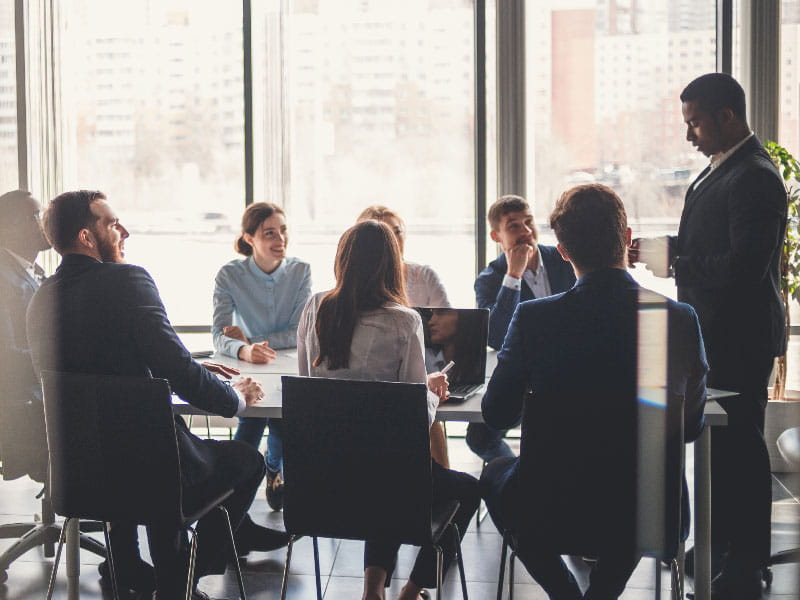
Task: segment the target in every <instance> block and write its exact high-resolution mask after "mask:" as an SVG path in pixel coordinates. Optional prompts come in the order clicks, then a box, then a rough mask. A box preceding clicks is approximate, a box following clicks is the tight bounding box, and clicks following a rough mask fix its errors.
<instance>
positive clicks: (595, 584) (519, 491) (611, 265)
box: [481, 184, 708, 600]
mask: <svg viewBox="0 0 800 600" xmlns="http://www.w3.org/2000/svg"><path fill="white" fill-rule="evenodd" d="M550 226H551V227H552V228H553V231H554V232H555V234H556V237H557V238H558V252H559V253H560V254H561V256H563V258H564V260H566V261H569V263H571V265H572V267H573V268H574V269H575V274H576V275H577V277H578V280H577V282H576V283H575V285H574V286H573V287H572V288H571V289H569V290H568V291H566V292H563V293H561V294H555V295H553V296H550V297H547V298H541V299H537V300H532V301H530V302H523V303H521V304H520V305H519V306H518V307H517V310H516V312H515V313H514V317H513V319H512V321H511V324H510V326H509V329H508V334H507V335H506V339H505V341H504V342H503V348H502V349H501V350H500V353H499V354H498V355H497V367H496V368H495V370H494V373H492V377H491V379H490V381H489V384H488V387H487V390H486V394H485V396H484V397H483V404H482V412H483V418H484V420H485V421H486V422H487V423H488V424H489V425H490V426H492V427H496V428H498V429H500V428H503V427H508V426H509V425H512V424H514V423H518V422H519V421H520V419H521V417H522V414H523V411H524V412H525V413H526V414H528V415H537V416H539V417H540V418H553V419H555V420H554V421H552V422H541V421H536V422H531V421H530V420H526V422H525V423H523V430H522V444H521V448H522V450H521V455H520V457H519V458H516V457H504V458H498V459H496V460H494V461H492V462H491V463H489V464H488V465H487V466H486V468H485V469H484V472H483V475H482V476H481V488H482V494H483V497H484V498H485V500H486V505H487V506H488V508H489V513H490V514H491V515H492V519H493V520H494V521H495V524H496V525H497V526H498V528H499V529H500V530H501V531H504V530H509V531H511V532H513V533H515V534H520V535H519V537H518V541H519V545H518V547H517V555H518V556H519V558H520V560H522V562H523V564H524V565H525V567H526V568H527V569H528V571H529V572H530V573H531V575H532V576H533V577H534V579H536V581H538V582H539V584H540V585H541V586H542V587H543V588H544V590H545V591H546V592H547V594H548V595H549V597H550V598H551V600H579V599H580V598H583V599H585V600H612V599H614V598H617V597H618V596H619V595H620V594H621V593H622V591H623V590H624V588H625V584H626V582H627V580H628V578H629V577H630V575H631V573H632V572H633V569H634V568H635V567H636V564H637V563H638V560H639V556H638V552H637V550H636V547H635V544H634V538H633V534H634V532H633V529H634V526H635V522H636V511H635V502H634V498H635V496H636V494H635V491H633V492H632V491H631V490H632V488H631V486H633V484H634V483H635V479H636V451H635V446H634V447H633V449H632V448H631V445H632V444H635V438H636V430H637V414H638V413H637V410H638V409H637V405H638V402H637V398H638V397H639V393H638V392H639V389H640V387H641V386H642V383H641V382H638V381H637V371H639V370H641V367H639V366H638V361H639V346H640V343H639V342H640V340H639V337H640V336H639V319H638V317H639V313H640V310H639V307H640V303H641V302H647V303H649V304H653V303H658V304H659V305H662V306H663V307H664V308H665V309H666V320H665V321H666V323H665V324H666V331H661V332H654V333H653V334H651V335H650V336H649V337H648V338H647V339H644V340H641V342H642V343H645V344H651V345H655V346H657V347H658V348H659V349H661V348H663V347H664V346H665V345H666V352H665V354H666V357H665V358H666V360H667V368H666V369H665V370H666V373H665V375H666V380H667V381H666V392H667V394H669V396H670V397H672V398H676V397H681V396H682V397H683V398H684V399H685V403H684V425H683V426H684V436H685V440H686V441H692V440H694V439H696V438H697V436H699V435H700V432H701V431H702V429H703V422H704V421H703V408H704V404H705V374H706V371H707V368H708V367H707V365H706V361H705V353H704V350H703V342H702V338H701V337H700V327H699V324H698V321H697V316H696V315H695V312H694V310H693V309H692V308H691V307H690V306H688V305H685V304H680V303H677V302H674V301H671V300H667V299H666V298H664V297H663V296H659V295H658V294H655V293H654V292H650V291H648V290H644V289H642V288H640V287H639V286H638V285H637V284H636V282H635V281H634V280H633V278H631V276H630V275H629V274H628V273H627V272H626V266H627V257H626V249H627V246H628V245H629V244H630V235H631V230H630V229H629V228H628V227H627V218H626V215H625V208H624V206H623V204H622V201H621V200H620V199H619V198H618V197H617V195H616V194H615V193H614V192H613V191H612V190H611V189H610V188H608V187H606V186H603V185H598V184H591V185H582V186H578V187H575V188H572V189H571V190H568V191H566V192H565V193H564V194H563V195H562V196H561V198H560V199H559V200H558V202H557V204H556V207H555V209H554V211H553V214H552V215H550ZM656 333H657V334H658V335H663V336H664V339H660V338H658V337H655V335H656ZM657 384H658V385H659V386H663V382H657ZM539 403H546V404H539ZM575 413H577V414H580V415H582V417H583V418H582V420H580V422H581V423H583V424H584V425H588V429H586V430H583V429H582V430H581V432H578V431H575V430H573V429H572V428H571V425H570V417H569V415H571V414H575ZM542 415H546V416H544V417H542ZM556 415H558V416H556ZM587 415H588V416H587ZM535 418H536V417H534V419H535ZM528 425H534V426H535V429H538V435H537V431H536V430H534V431H531V430H530V429H529V428H528V427H527V426H528ZM584 434H585V436H584ZM571 435H573V436H577V437H579V438H580V439H581V440H583V441H584V445H583V446H581V449H576V450H572V448H571V444H570V440H569V436H571ZM587 437H588V438H589V439H590V440H592V441H591V442H586V441H585V438H587ZM542 438H548V439H549V438H555V439H552V440H550V441H549V442H547V443H543V441H542ZM549 444H552V446H549ZM587 444H591V445H592V448H593V450H594V451H593V452H590V453H587V452H586V449H585V445H587ZM579 445H580V444H579ZM548 446H549V447H548ZM631 450H632V451H631ZM548 453H558V454H559V465H560V466H561V465H565V464H569V465H573V467H574V469H569V472H568V473H566V474H563V473H561V472H559V474H558V476H556V477H550V473H548V472H547V471H546V468H545V469H544V470H543V469H542V466H543V465H547V464H548V458H547V454H548ZM598 472H599V473H600V474H599V475H598ZM562 475H563V477H562ZM598 478H599V479H598ZM551 483H557V487H556V489H558V490H559V493H558V494H557V495H555V496H554V493H553V489H554V488H552V487H551V488H549V489H543V487H542V486H548V485H550V484H551ZM548 492H549V493H548ZM587 498H591V500H589V501H587ZM684 507H685V508H688V504H686V503H685V502H684ZM683 533H684V536H685V535H688V519H687V520H686V521H685V527H684V531H683ZM572 537H577V538H579V539H581V540H586V539H587V538H593V539H594V542H595V543H596V544H597V545H596V546H595V547H596V548H597V557H598V561H597V564H596V565H595V567H594V568H593V569H592V574H591V577H590V585H589V589H588V590H587V592H586V594H585V595H582V594H581V591H580V588H579V587H578V584H577V583H576V581H575V578H574V577H573V576H572V573H571V572H570V571H569V569H568V568H567V566H566V565H565V563H564V562H563V560H562V559H561V557H560V556H559V554H560V553H559V552H558V551H557V548H558V547H561V546H562V544H563V543H562V541H561V540H569V539H570V538H572ZM584 543H585V542H584Z"/></svg>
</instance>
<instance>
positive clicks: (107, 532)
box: [103, 522, 119, 600]
mask: <svg viewBox="0 0 800 600" xmlns="http://www.w3.org/2000/svg"><path fill="white" fill-rule="evenodd" d="M103 536H104V537H105V539H106V560H107V561H108V572H109V574H110V575H111V595H112V597H113V598H114V600H119V589H118V588H117V569H116V566H115V565H114V554H113V553H112V552H111V524H110V523H108V522H105V523H103Z"/></svg>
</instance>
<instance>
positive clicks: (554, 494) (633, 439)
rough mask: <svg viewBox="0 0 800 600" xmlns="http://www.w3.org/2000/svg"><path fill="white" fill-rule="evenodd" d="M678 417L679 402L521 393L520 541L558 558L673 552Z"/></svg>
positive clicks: (677, 526)
mask: <svg viewBox="0 0 800 600" xmlns="http://www.w3.org/2000/svg"><path fill="white" fill-rule="evenodd" d="M682 413H683V410H682V399H681V398H679V397H676V398H672V399H671V400H669V401H668V402H667V406H666V407H656V406H652V405H649V404H646V403H642V402H639V401H637V398H636V395H635V394H633V393H630V394H624V395H622V396H618V397H616V398H607V397H603V395H602V394H601V393H598V394H596V395H580V396H575V397H570V396H569V395H568V394H564V393H561V394H559V393H554V394H550V395H546V394H542V395H539V394H534V395H530V396H528V398H527V399H526V402H525V405H524V410H523V421H522V428H523V440H522V446H521V449H520V467H519V468H520V472H519V476H520V483H521V487H520V489H521V491H522V497H523V502H522V504H521V508H520V510H524V511H525V516H526V518H527V519H528V529H526V532H527V535H531V536H534V535H535V536H537V537H539V538H542V537H544V538H546V539H548V540H549V542H550V543H551V544H552V545H553V547H554V549H556V550H557V551H558V552H559V553H562V554H578V555H581V554H582V555H587V554H588V555H597V554H599V553H601V552H602V551H603V550H608V549H611V548H639V550H640V551H642V552H643V554H646V555H656V556H663V557H672V556H674V555H675V552H676V551H677V547H678V542H679V537H680V510H681V491H682V486H683V477H682V473H683V447H682V445H683V418H682ZM659 431H660V432H662V433H655V434H654V433H653V432H659ZM639 432H642V434H641V435H639ZM644 432H647V433H644ZM656 436H657V437H659V438H660V439H654V438H655V437H656ZM657 448H660V450H658V451H657V450H655V449H657ZM522 535H523V536H524V535H526V533H525V532H523V534H522Z"/></svg>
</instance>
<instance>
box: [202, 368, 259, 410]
mask: <svg viewBox="0 0 800 600" xmlns="http://www.w3.org/2000/svg"><path fill="white" fill-rule="evenodd" d="M201 364H202V365H203V366H204V367H205V368H206V369H208V370H209V371H211V372H212V373H214V374H215V375H219V376H221V377H224V378H225V379H231V378H232V377H233V376H234V375H238V374H239V373H240V371H239V369H235V368H233V367H228V366H225V365H221V364H219V363H214V362H204V363H201ZM231 387H232V388H234V389H236V390H238V391H239V393H240V394H241V395H242V398H244V403H245V404H246V405H247V406H253V404H255V403H256V402H258V401H259V400H261V399H262V398H263V397H264V388H263V387H262V385H261V384H260V383H259V382H257V381H256V380H255V379H253V378H252V377H239V379H237V380H236V381H234V382H233V383H232V384H231Z"/></svg>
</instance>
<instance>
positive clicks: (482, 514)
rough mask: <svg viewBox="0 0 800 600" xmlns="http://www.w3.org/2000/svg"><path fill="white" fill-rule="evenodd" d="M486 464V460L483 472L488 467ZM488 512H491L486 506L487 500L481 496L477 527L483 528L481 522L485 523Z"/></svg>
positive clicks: (476, 519)
mask: <svg viewBox="0 0 800 600" xmlns="http://www.w3.org/2000/svg"><path fill="white" fill-rule="evenodd" d="M486 464H487V463H486V461H483V466H482V467H481V473H483V470H484V469H485V468H486ZM488 514H489V509H488V508H486V502H485V501H484V499H483V498H481V501H480V502H479V503H478V510H477V512H476V513H475V527H476V528H477V529H480V528H481V523H483V520H484V519H485V518H486V515H488Z"/></svg>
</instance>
